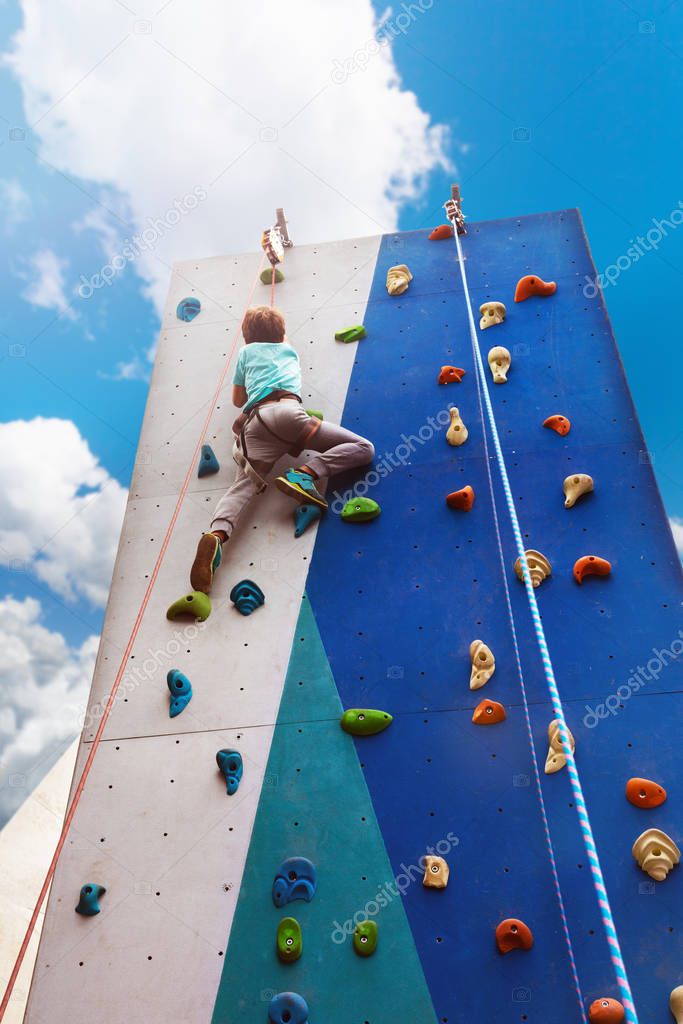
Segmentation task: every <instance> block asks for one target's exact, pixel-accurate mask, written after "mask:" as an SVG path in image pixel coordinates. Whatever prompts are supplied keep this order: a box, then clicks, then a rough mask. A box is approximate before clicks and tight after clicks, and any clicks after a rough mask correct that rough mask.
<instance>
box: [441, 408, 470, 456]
mask: <svg viewBox="0 0 683 1024" xmlns="http://www.w3.org/2000/svg"><path fill="white" fill-rule="evenodd" d="M448 411H449V413H450V415H451V425H450V427H449V428H448V430H447V431H446V440H447V441H448V443H449V444H452V445H455V447H456V448H457V447H458V446H459V445H461V444H464V443H465V441H466V440H467V438H468V437H469V431H468V429H467V427H466V426H465V424H464V423H463V421H462V420H461V419H460V410H459V409H456V407H455V406H454V405H452V406H451V408H450V409H449V410H448Z"/></svg>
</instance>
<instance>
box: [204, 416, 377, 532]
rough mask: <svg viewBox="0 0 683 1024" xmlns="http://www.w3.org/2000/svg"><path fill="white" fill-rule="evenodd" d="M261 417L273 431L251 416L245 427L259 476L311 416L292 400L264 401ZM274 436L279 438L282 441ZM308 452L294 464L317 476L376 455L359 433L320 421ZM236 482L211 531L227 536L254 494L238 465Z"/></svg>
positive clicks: (219, 506) (221, 503)
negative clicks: (310, 453) (268, 402)
mask: <svg viewBox="0 0 683 1024" xmlns="http://www.w3.org/2000/svg"><path fill="white" fill-rule="evenodd" d="M260 413H261V417H262V419H263V421H264V422H265V423H266V424H267V426H268V427H270V428H271V430H273V431H274V433H275V434H277V435H278V436H277V437H274V436H273V434H270V433H269V432H268V431H267V430H266V429H265V428H264V426H263V425H262V424H261V423H260V422H259V420H258V419H257V418H256V417H255V416H254V417H253V418H252V420H251V421H250V423H249V425H248V426H247V428H246V432H245V438H246V443H247V453H248V455H249V461H250V463H251V464H252V465H253V467H254V469H255V470H256V472H257V473H258V474H259V476H262V477H266V476H267V475H268V473H270V471H271V470H272V468H273V466H274V465H275V463H276V462H277V461H278V460H279V459H281V458H282V456H283V455H285V454H286V453H287V452H288V451H289V450H290V448H292V447H293V446H294V445H295V443H296V440H297V438H300V437H301V436H302V434H303V433H304V431H305V430H306V426H307V425H308V424H309V423H310V418H309V416H308V414H307V413H306V410H305V409H304V407H303V406H302V405H301V404H300V402H297V401H296V400H295V399H293V398H284V399H282V401H280V402H273V403H271V404H267V405H263V406H261V408H260ZM278 438H283V440H282V441H280V440H278ZM306 451H307V452H308V451H311V452H316V453H318V454H316V455H313V456H304V455H303V454H302V455H301V456H300V457H299V461H298V465H302V464H304V463H305V464H306V465H307V466H308V467H309V469H312V470H313V472H314V473H316V474H317V475H318V477H321V478H324V477H328V476H332V475H333V474H334V473H341V472H343V471H344V470H347V469H355V468H357V467H358V466H365V465H367V464H368V463H369V462H372V460H373V459H374V457H375V449H374V446H373V445H372V444H371V443H370V441H366V439H365V438H364V437H361V436H360V435H359V434H354V433H353V432H352V431H351V430H346V428H345V427H339V426H337V425H336V424H334V423H326V422H325V421H323V422H322V423H321V424H320V427H319V429H318V430H317V431H316V432H315V434H314V435H313V436H312V437H311V438H310V440H309V441H307V442H306ZM236 469H237V471H236V474H235V479H234V482H233V483H232V484H231V485H230V487H229V488H228V489H227V491H226V492H225V494H224V495H223V497H222V498H221V499H220V501H219V502H218V504H217V505H216V509H215V511H214V517H213V521H212V523H211V529H212V530H224V531H225V533H226V534H227V535H228V537H229V536H230V534H231V533H232V531H233V529H234V528H235V526H236V524H237V520H238V519H239V517H240V515H241V514H242V512H243V511H244V509H245V508H246V506H247V505H248V504H249V502H250V501H251V499H252V498H253V497H254V496H255V495H256V485H255V484H254V482H253V481H252V480H251V479H250V477H248V476H247V474H246V473H245V472H244V470H242V469H240V468H239V467H236Z"/></svg>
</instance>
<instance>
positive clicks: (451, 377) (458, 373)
mask: <svg viewBox="0 0 683 1024" xmlns="http://www.w3.org/2000/svg"><path fill="white" fill-rule="evenodd" d="M464 376H465V371H464V370H461V369H460V367H459V366H442V367H441V373H440V374H439V384H460V382H461V381H462V379H463V377H464Z"/></svg>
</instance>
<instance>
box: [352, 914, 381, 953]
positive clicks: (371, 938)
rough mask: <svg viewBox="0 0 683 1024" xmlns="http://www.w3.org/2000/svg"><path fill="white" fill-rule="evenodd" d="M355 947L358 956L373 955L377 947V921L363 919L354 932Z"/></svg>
mask: <svg viewBox="0 0 683 1024" xmlns="http://www.w3.org/2000/svg"><path fill="white" fill-rule="evenodd" d="M353 948H354V949H355V951H356V953H358V956H372V954H373V953H374V952H375V950H376V949H377V922H376V921H361V922H360V924H357V925H356V930H355V931H354V933H353Z"/></svg>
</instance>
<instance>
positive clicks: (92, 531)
mask: <svg viewBox="0 0 683 1024" xmlns="http://www.w3.org/2000/svg"><path fill="white" fill-rule="evenodd" d="M125 503H126V491H125V490H124V488H123V487H122V486H121V485H120V484H119V483H118V481H117V480H115V479H114V478H113V477H111V476H109V474H108V473H107V471H106V470H105V469H104V468H103V467H102V466H100V465H99V463H98V461H97V459H96V458H95V456H94V455H93V453H92V452H91V451H90V448H89V447H88V444H87V442H86V441H85V439H84V438H83V437H82V436H81V435H80V433H79V431H78V428H77V427H76V425H75V424H74V423H72V422H71V421H70V420H60V419H43V418H41V417H38V418H36V419H33V420H30V421H27V420H12V421H10V422H8V423H0V565H6V566H13V567H14V568H23V569H25V570H26V571H28V572H30V573H33V574H35V575H36V576H37V577H38V578H39V579H40V580H42V581H43V582H44V583H47V585H48V586H49V587H50V588H51V589H52V590H54V591H55V593H57V594H59V595H60V596H61V597H63V598H65V599H66V600H68V601H73V600H75V599H77V598H85V599H86V600H88V601H89V602H90V603H91V604H92V605H95V606H102V605H104V603H105V601H106V598H107V593H108V590H109V582H110V579H111V572H112V567H113V564H114V557H115V554H116V547H117V544H118V538H119V532H120V529H121V523H122V521H123V513H124V509H125Z"/></svg>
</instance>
